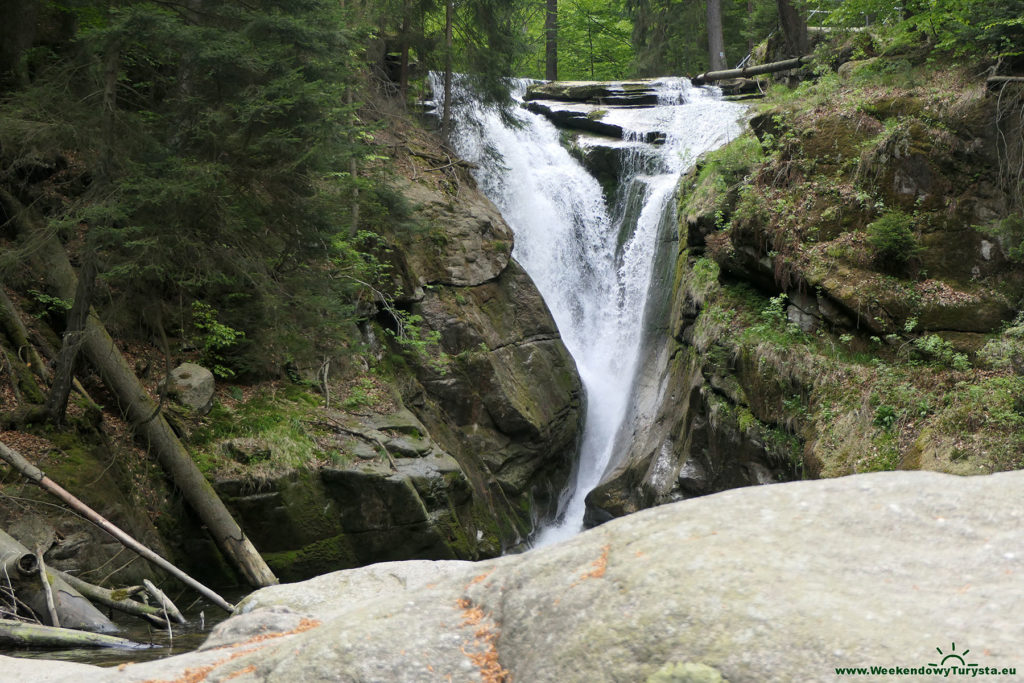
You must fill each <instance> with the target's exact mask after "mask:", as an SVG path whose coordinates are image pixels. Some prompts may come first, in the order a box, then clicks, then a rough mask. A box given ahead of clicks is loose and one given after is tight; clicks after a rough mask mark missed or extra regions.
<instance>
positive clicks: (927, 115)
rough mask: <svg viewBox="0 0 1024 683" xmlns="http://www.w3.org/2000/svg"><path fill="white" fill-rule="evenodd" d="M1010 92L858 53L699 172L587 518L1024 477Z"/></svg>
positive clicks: (691, 182) (687, 190)
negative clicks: (789, 491) (812, 488)
mask: <svg viewBox="0 0 1024 683" xmlns="http://www.w3.org/2000/svg"><path fill="white" fill-rule="evenodd" d="M940 84H942V86H941V87H940ZM1015 97H1019V93H1018V94H1011V93H1000V92H990V91H987V90H986V88H985V86H984V84H983V83H978V82H977V81H974V80H972V77H971V76H970V75H969V74H967V73H965V72H963V71H959V70H957V69H953V68H951V69H942V68H938V69H936V68H934V67H929V68H925V67H923V66H916V65H914V64H912V63H911V62H909V61H906V60H902V61H900V60H896V62H895V65H894V63H893V61H892V60H888V61H886V62H885V63H883V62H881V61H879V60H868V61H863V62H851V63H847V64H844V65H843V67H842V68H841V69H840V70H839V73H838V74H831V75H826V76H825V77H823V78H822V79H821V80H820V81H819V82H818V83H816V84H805V85H804V86H803V87H802V88H801V93H800V96H799V97H798V98H796V99H793V98H788V97H783V96H776V97H769V98H767V100H766V101H765V103H764V104H762V105H760V106H758V107H756V108H754V109H753V110H752V111H751V119H752V120H751V126H752V129H753V132H752V133H748V134H746V135H745V136H743V137H741V138H740V139H738V140H736V141H734V142H733V143H732V144H730V145H729V146H727V147H726V148H724V149H722V150H719V151H718V152H715V153H712V154H710V155H708V157H707V158H706V159H705V160H703V161H702V162H701V163H700V164H698V167H697V168H695V169H694V170H693V171H692V172H691V173H690V175H689V176H688V177H687V178H685V179H684V181H683V183H682V192H681V196H680V205H679V208H680V223H679V231H678V237H677V239H675V240H674V241H673V240H672V239H671V237H672V236H669V238H668V239H667V240H666V249H673V247H676V246H677V249H673V251H672V253H673V254H677V257H676V259H675V263H674V264H673V265H674V269H675V272H674V280H672V281H668V279H667V278H666V286H665V288H664V289H663V290H662V291H661V296H662V301H663V302H664V306H665V308H664V309H663V310H664V311H665V312H664V313H663V314H662V318H663V319H666V320H667V322H665V324H664V325H662V329H664V330H665V334H664V336H663V337H661V338H662V339H665V340H666V341H665V343H664V345H661V344H659V343H655V345H654V347H653V348H652V352H651V353H650V354H649V355H648V360H647V365H646V366H645V369H644V371H643V372H642V373H641V377H640V381H639V385H638V386H639V388H638V394H637V399H636V401H635V408H634V415H633V417H632V421H631V423H630V425H629V427H628V428H627V430H626V431H625V433H623V434H621V435H620V440H619V444H620V445H619V449H618V450H619V459H618V465H617V466H616V467H615V468H614V469H613V470H612V471H610V472H609V473H607V474H606V476H605V479H604V481H603V483H602V484H601V485H600V486H599V487H598V489H597V490H595V491H594V492H593V493H592V494H591V496H590V497H589V498H588V504H589V506H590V508H589V518H590V519H591V521H592V522H599V521H602V520H604V519H607V518H608V517H609V516H618V515H622V514H626V513H628V512H633V511H635V510H637V509H640V508H643V507H647V506H650V505H656V504H660V503H664V502H668V501H671V500H677V499H680V498H688V497H691V496H695V495H702V494H705V493H710V492H714V491H719V490H722V489H725V488H731V487H734V486H742V485H750V484H761V483H768V482H773V481H778V480H785V479H787V478H793V477H818V476H837V475H845V474H852V473H856V472H864V471H872V470H889V469H932V470H939V471H945V472H955V473H959V474H979V473H987V472H992V471H997V470H1005V469H1017V468H1020V467H1022V466H1024V461H1021V459H1020V453H1021V452H1024V451H1022V448H1021V447H1022V445H1024V406H1022V405H1021V403H1020V399H1019V396H1021V395H1022V390H1024V380H1022V377H1021V368H1022V366H1021V364H1020V353H1021V348H1022V347H1021V341H1020V340H1021V332H1020V329H1021V328H1020V322H1021V321H1020V318H1019V315H1020V310H1021V307H1022V305H1021V302H1022V295H1024V269H1022V268H1021V265H1020V260H1019V258H1020V256H1019V254H1020V247H1019V243H1020V241H1021V233H1020V231H1019V229H1018V228H1016V227H1014V226H1018V225H1019V224H1020V220H1021V215H1022V214H1021V206H1020V202H1019V195H1018V192H1017V190H1016V189H1015V188H1017V184H1016V183H1017V182H1018V179H1017V178H1016V176H1014V175H1013V172H1012V168H1010V167H1008V166H1007V160H1008V159H1010V158H1013V159H1019V158H1020V154H1021V148H1020V135H1019V133H1020V121H1019V120H1018V119H1017V118H1015V117H1017V116H1018V113H1017V112H1016V110H1015V109H1014V108H1013V107H1008V106H1007V105H1006V102H1007V101H1008V100H1007V98H1015ZM1010 101H1017V100H1016V99H1013V100H1010ZM1008 141H1009V142H1008ZM1015 254H1016V255H1015ZM1015 316H1017V317H1016V321H1015Z"/></svg>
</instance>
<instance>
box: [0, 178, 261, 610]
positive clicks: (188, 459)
mask: <svg viewBox="0 0 1024 683" xmlns="http://www.w3.org/2000/svg"><path fill="white" fill-rule="evenodd" d="M0 201H2V202H3V204H5V205H6V207H7V214H8V216H11V219H10V223H11V224H12V225H14V226H15V228H16V230H17V231H18V233H20V234H21V236H22V237H23V238H28V239H34V240H36V244H37V245H38V246H37V248H38V252H37V255H38V260H39V265H38V266H37V267H38V268H40V269H41V272H43V273H45V275H46V277H47V280H48V282H49V284H50V286H51V287H53V289H54V290H55V292H56V293H57V295H59V296H60V297H62V298H65V299H71V298H73V297H74V296H75V290H76V289H77V287H78V278H77V276H76V275H75V270H74V268H72V266H71V263H70V261H68V255H67V253H66V252H65V251H64V247H63V246H62V245H61V244H60V242H59V241H58V240H57V238H56V237H55V236H54V235H52V234H48V233H47V230H46V228H45V226H43V225H41V224H40V223H41V221H40V220H39V218H38V217H37V216H35V215H34V214H31V213H30V212H29V210H28V209H26V208H25V207H24V206H23V205H22V204H21V202H20V201H18V199H17V198H16V197H14V196H13V195H11V194H10V193H9V192H6V191H4V190H0ZM82 343H83V345H82V350H83V351H84V352H85V355H86V357H87V358H88V359H89V362H90V363H92V365H93V367H95V368H96V370H97V371H99V374H100V376H101V377H102V378H103V382H104V383H105V384H106V385H107V387H108V388H109V389H110V391H111V393H113V394H114V396H115V398H116V399H117V402H118V403H119V404H120V409H121V411H122V412H123V413H124V415H125V417H126V418H127V419H128V421H129V422H130V423H131V425H132V427H133V429H135V430H136V431H137V432H138V434H139V435H140V436H141V437H142V438H143V439H144V440H145V441H146V443H147V444H149V447H150V448H151V449H152V451H153V453H154V455H156V458H157V461H159V463H160V466H161V467H163V469H164V471H165V472H167V474H168V475H169V476H170V478H171V480H172V481H173V482H174V484H175V486H177V487H178V489H179V490H180V491H181V493H182V495H183V496H184V497H185V500H186V501H187V502H188V504H189V506H190V507H191V508H192V509H193V510H194V511H195V512H196V514H197V515H198V516H199V518H200V519H201V520H202V521H203V523H204V524H205V525H206V527H207V529H209V531H210V534H211V535H212V536H213V539H214V541H215V542H216V543H217V545H218V547H219V548H220V549H221V551H222V552H223V553H224V555H225V556H226V557H227V559H228V560H229V561H230V562H231V563H232V564H233V565H234V566H235V567H236V568H237V569H238V570H239V572H241V574H242V576H243V577H244V578H245V580H246V581H247V582H248V583H249V584H251V585H252V586H255V587H257V588H259V587H263V586H271V585H274V584H276V583H277V582H278V581H277V577H276V576H274V573H273V571H271V569H270V567H269V566H267V563H266V562H265V561H264V560H263V558H262V557H261V556H260V554H259V552H257V550H256V548H255V547H254V546H253V544H252V542H251V541H250V540H249V538H248V537H247V536H246V535H245V533H244V532H243V531H242V528H241V527H240V526H238V523H237V522H236V521H235V519H234V517H232V516H231V513H230V512H229V511H228V509H227V507H226V506H225V505H224V502H223V501H222V500H221V499H220V498H219V497H218V496H217V493H216V491H214V490H213V486H212V485H211V484H210V482H208V481H207V480H206V477H204V476H203V473H202V472H200V471H199V468H198V467H197V466H196V463H195V461H193V460H192V456H191V455H189V452H188V451H187V450H186V449H185V447H184V446H183V445H182V444H181V441H179V440H178V437H177V435H176V434H175V433H174V431H173V430H172V429H171V427H170V425H169V424H167V420H165V419H164V417H163V415H161V414H160V409H159V406H158V405H157V403H156V402H155V401H154V400H153V399H152V398H150V396H149V394H148V393H147V392H146V390H145V389H144V388H143V386H142V385H141V384H140V383H139V379H138V377H136V376H135V372H134V371H133V370H132V368H131V366H130V365H129V364H128V361H127V360H125V358H124V356H123V355H122V354H121V351H120V350H119V349H118V348H117V346H116V345H115V344H114V340H113V339H112V338H111V336H110V335H109V334H108V333H107V330H106V328H105V327H104V326H103V323H102V322H101V321H100V319H99V316H97V315H96V312H95V311H94V310H92V309H90V311H89V316H88V318H87V320H86V324H85V331H84V333H83V335H82ZM224 604H226V603H224ZM222 606H223V605H222Z"/></svg>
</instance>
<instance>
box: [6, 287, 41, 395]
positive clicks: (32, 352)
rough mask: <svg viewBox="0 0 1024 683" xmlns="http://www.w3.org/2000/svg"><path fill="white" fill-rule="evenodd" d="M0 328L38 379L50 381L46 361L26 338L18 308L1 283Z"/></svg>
mask: <svg viewBox="0 0 1024 683" xmlns="http://www.w3.org/2000/svg"><path fill="white" fill-rule="evenodd" d="M0 328H3V332H4V334H6V335H7V338H8V339H10V340H11V343H12V344H14V346H15V347H16V350H17V352H18V354H19V355H20V354H21V353H24V354H25V357H26V358H25V365H27V366H28V367H29V368H30V369H31V370H32V372H34V373H35V374H36V376H37V377H39V379H41V380H43V381H44V382H49V381H50V372H49V370H48V369H47V367H46V363H45V362H44V361H43V359H42V358H41V357H40V356H39V352H38V351H36V347H35V346H34V345H33V344H32V342H30V341H29V339H28V328H27V327H25V323H24V322H22V320H21V316H19V315H18V308H17V307H16V306H15V305H14V302H13V301H11V299H10V297H8V296H7V292H5V291H4V288H3V284H2V283H0Z"/></svg>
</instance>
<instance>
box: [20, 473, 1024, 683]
mask: <svg viewBox="0 0 1024 683" xmlns="http://www.w3.org/2000/svg"><path fill="white" fill-rule="evenodd" d="M1022 485H1024V473H1020V472H1014V473H1003V474H997V475H992V476H987V477H974V478H968V479H963V478H959V477H953V476H950V475H941V474H934V473H916V472H915V473H876V474H870V475H860V476H855V477H845V478H841V479H834V480H826V481H815V482H794V483H789V484H781V485H778V486H770V487H760V488H747V489H741V490H735V491H728V492H725V493H721V494H718V495H714V496H709V497H704V498H701V499H698V500H690V501H684V502H681V503H677V504H674V505H667V506H662V507H659V508H655V509H652V510H646V511H643V512H640V513H637V514H636V515H632V516H630V517H626V518H623V519H618V520H615V521H613V522H610V523H608V524H606V525H603V526H601V527H599V528H597V529H593V530H591V531H589V532H586V533H584V534H581V535H580V536H578V537H576V538H575V539H573V540H571V541H569V542H567V543H564V544H561V545H558V546H554V547H549V548H544V549H541V550H536V551H532V552H529V553H525V554H522V555H515V556H508V557H503V558H500V559H496V560H490V561H487V562H481V563H465V562H402V563H394V564H384V565H376V566H373V567H366V568H362V569H357V570H352V571H345V572H338V573H334V574H329V575H325V576H321V577H318V578H316V579H313V580H311V581H307V582H305V583H300V584H292V585H282V586H275V587H272V588H267V589H263V590H260V591H258V592H256V593H254V594H253V595H251V596H250V597H248V598H247V599H245V600H244V601H243V602H242V603H241V604H240V614H239V615H238V616H235V617H233V618H231V619H229V620H227V621H226V622H224V623H222V624H221V625H220V626H218V627H217V628H216V629H215V631H214V632H213V633H212V634H211V636H210V638H209V640H208V641H207V642H206V644H205V645H204V646H203V648H202V649H201V650H200V651H198V652H195V653H190V654H184V655H178V656H176V657H171V658H169V659H165V660H162V661H157V662H149V663H144V664H133V665H128V666H123V667H120V668H119V669H117V670H115V669H101V668H98V667H91V666H86V665H70V664H67V663H62V662H53V663H50V662H40V661H38V660H17V659H11V658H0V666H2V667H3V669H2V670H3V671H4V672H5V674H6V675H10V676H12V677H13V678H17V679H21V680H46V681H80V680H90V681H97V682H98V683H105V682H119V681H124V682H128V681H145V680H183V677H187V676H188V675H189V673H188V672H192V674H191V675H193V676H194V675H195V674H196V673H197V672H202V675H203V676H204V679H205V680H209V681H227V680H232V681H237V682H238V683H247V682H251V681H282V682H283V681H289V682H290V681H327V680H331V681H338V680H342V681H353V682H354V681H381V680H387V681H425V682H426V681H438V680H448V679H449V678H450V679H451V680H458V681H503V680H506V681H507V680H514V681H536V682H538V683H542V682H544V681H594V682H601V681H646V682H648V683H655V682H662V681H694V680H697V681H716V680H727V681H780V682H782V681H797V680H799V681H832V680H835V678H836V674H837V672H836V670H837V668H839V667H870V666H882V667H886V668H889V667H892V668H895V667H901V668H915V669H921V670H925V669H938V668H943V667H949V666H953V665H957V666H963V668H964V670H965V671H968V670H970V669H981V668H985V669H989V670H991V669H995V670H997V671H999V672H1003V670H1004V669H1007V670H1008V669H1010V668H1014V669H1016V672H1017V673H1016V674H1015V675H1009V674H1007V675H1006V676H1005V677H1004V679H1005V680H1015V676H1017V677H1019V672H1020V671H1021V666H1022V665H1021V662H1020V661H1019V656H1020V654H1019V645H1020V642H1019V641H1020V638H1019V622H1020V613H1021V610H1022V609H1024V587H1022V585H1021V582H1020V581H1019V579H1018V578H1017V577H1018V576H1019V574H1020V571H1021V569H1022V567H1021V563H1022V560H1021V556H1020V553H1019V549H1020V547H1021V545H1022V542H1024V538H1022V537H1021V534H1022V531H1021V529H1022V525H1021V521H1022V519H1024V506H1022V503H1021V499H1020V496H1019V491H1020V488H1021V486H1022ZM954 655H955V656H954ZM973 665H976V666H973ZM941 675H942V674H939V676H941ZM965 675H967V674H965ZM909 678H913V679H914V680H923V679H925V678H930V677H928V676H927V675H926V674H924V673H920V674H919V675H916V676H910V677H909ZM909 678H908V679H909ZM957 678H959V674H957V673H955V672H954V674H953V675H951V676H949V679H950V680H954V679H957Z"/></svg>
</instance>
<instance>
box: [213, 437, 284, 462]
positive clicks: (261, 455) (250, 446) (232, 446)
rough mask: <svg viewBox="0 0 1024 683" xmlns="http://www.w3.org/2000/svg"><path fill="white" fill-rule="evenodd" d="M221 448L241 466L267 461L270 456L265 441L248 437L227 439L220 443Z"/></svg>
mask: <svg viewBox="0 0 1024 683" xmlns="http://www.w3.org/2000/svg"><path fill="white" fill-rule="evenodd" d="M221 448H223V449H224V451H225V452H226V453H227V454H228V455H229V456H231V457H232V458H233V459H234V460H236V461H238V462H240V463H242V464H243V465H251V464H252V463H254V462H260V461H263V460H269V459H270V456H271V455H272V451H271V449H270V446H269V445H268V444H267V443H266V442H265V441H263V440H262V439H254V438H249V437H240V438H237V439H227V440H226V441H222V442H221Z"/></svg>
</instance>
